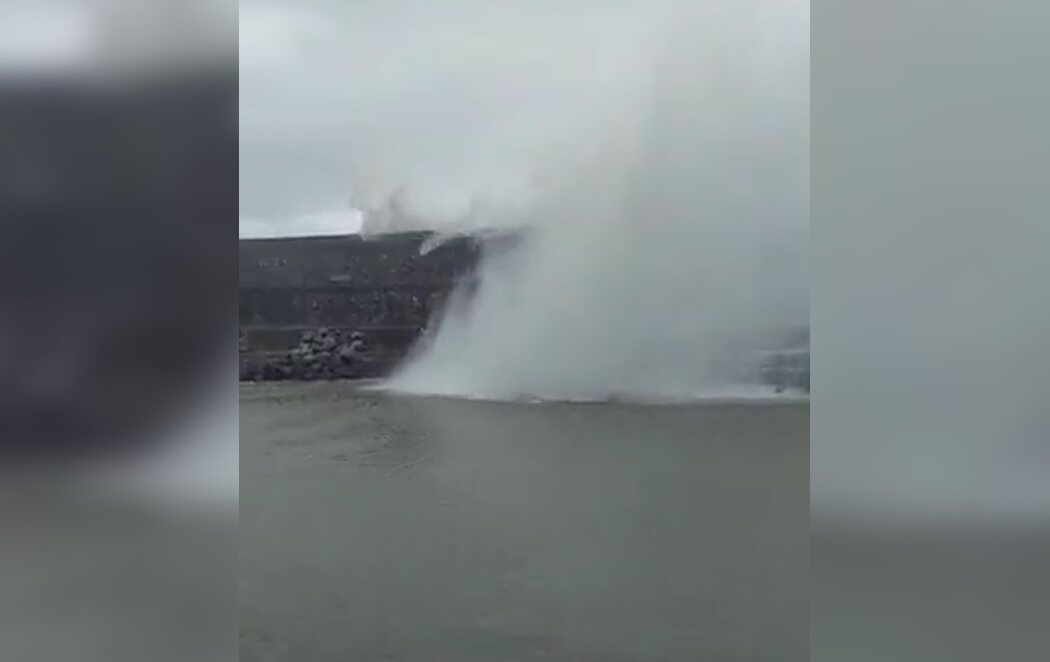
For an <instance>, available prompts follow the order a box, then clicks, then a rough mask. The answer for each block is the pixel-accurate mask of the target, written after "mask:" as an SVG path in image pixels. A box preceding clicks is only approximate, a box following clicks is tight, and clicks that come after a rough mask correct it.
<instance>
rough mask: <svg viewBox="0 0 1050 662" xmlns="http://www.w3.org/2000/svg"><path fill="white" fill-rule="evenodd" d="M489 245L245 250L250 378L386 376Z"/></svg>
mask: <svg viewBox="0 0 1050 662" xmlns="http://www.w3.org/2000/svg"><path fill="white" fill-rule="evenodd" d="M481 245H482V242H481V240H479V239H478V238H473V237H454V238H450V239H447V240H445V241H442V242H437V241H435V238H434V237H433V236H432V235H430V234H429V233H425V232H411V233H398V234H388V235H377V236H374V237H368V238H365V237H361V236H358V235H349V236H338V237H301V238H290V239H245V240H241V241H240V266H239V269H240V312H239V317H240V355H241V378H242V379H251V380H256V379H324V378H360V377H376V376H381V375H382V374H384V373H386V372H387V371H389V369H390V368H391V367H393V365H394V364H396V362H397V361H398V360H399V359H400V358H402V357H403V356H404V355H405V354H406V353H407V351H408V348H409V347H410V346H411V344H412V343H413V342H414V341H415V339H416V338H418V337H419V335H420V334H421V333H422V332H423V330H424V329H425V328H426V326H427V323H428V321H429V320H430V319H431V318H432V316H433V315H434V314H435V313H436V312H437V311H438V310H440V308H441V306H442V305H443V303H444V301H445V299H446V298H447V297H448V296H449V294H450V293H451V292H452V290H453V289H454V288H455V287H457V286H458V285H460V284H463V283H464V282H465V281H466V284H467V285H468V286H469V280H470V278H471V274H472V271H473V268H474V266H475V265H476V263H477V261H478V259H479V257H480V254H481Z"/></svg>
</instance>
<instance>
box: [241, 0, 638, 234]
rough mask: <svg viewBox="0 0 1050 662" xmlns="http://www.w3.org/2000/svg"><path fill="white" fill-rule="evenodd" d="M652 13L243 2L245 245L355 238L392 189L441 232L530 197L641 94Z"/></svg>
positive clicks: (632, 7) (542, 3)
mask: <svg viewBox="0 0 1050 662" xmlns="http://www.w3.org/2000/svg"><path fill="white" fill-rule="evenodd" d="M651 6H652V3H640V2H617V1H615V0H613V1H610V0H601V1H598V0H593V1H592V0H577V1H575V2H572V1H569V2H566V1H564V0H561V1H558V2H554V1H548V0H522V1H517V0H505V1H503V2H499V3H489V2H468V1H457V0H451V1H444V2H434V1H433V0H354V1H353V2H344V1H342V0H312V1H298V2H287V1H284V2H272V1H268V0H246V1H244V2H242V3H241V12H240V68H241V94H240V132H241V218H242V235H243V234H260V233H262V234H298V233H301V232H317V231H324V230H326V229H328V228H329V227H330V228H331V229H332V230H334V231H347V230H352V229H353V227H354V226H355V224H356V223H357V218H356V216H355V214H354V213H353V212H352V211H351V209H350V206H351V198H352V199H353V202H354V203H355V204H359V205H367V204H375V203H376V202H377V201H380V200H382V199H384V198H385V197H386V196H388V195H389V194H390V193H391V192H392V191H394V190H397V189H404V190H405V191H406V192H407V198H408V199H409V201H410V203H411V204H412V205H413V206H415V207H418V208H419V211H420V212H421V213H424V214H426V215H428V216H433V217H435V218H436V219H438V220H439V221H440V219H442V218H448V217H454V216H456V215H457V214H460V213H462V212H463V210H464V209H465V208H466V207H468V206H469V204H470V202H471V201H472V200H476V199H477V198H479V197H482V198H485V199H487V200H489V201H490V202H492V201H495V204H499V203H500V202H501V201H504V202H507V203H508V204H510V203H513V202H514V201H516V200H520V199H522V198H526V197H528V195H529V192H530V188H531V187H533V186H534V185H535V181H536V178H537V177H540V176H542V174H543V172H542V171H543V170H544V168H545V167H546V166H547V165H548V164H549V163H550V161H551V160H552V159H557V158H559V155H562V154H565V153H571V152H572V151H573V150H574V149H576V147H575V146H572V147H570V146H569V145H567V143H568V142H571V143H577V144H578V146H579V149H583V148H585V145H586V143H587V142H588V141H592V140H594V139H596V137H597V136H599V135H601V127H602V125H603V124H605V123H607V122H608V121H612V118H614V117H615V116H616V114H617V113H618V112H620V111H621V110H622V109H623V107H624V105H625V104H626V103H627V101H628V100H629V99H636V98H637V97H638V94H637V88H638V86H639V85H641V84H643V82H644V78H645V75H646V72H647V71H648V70H649V67H648V66H647V64H648V62H649V61H650V58H651V53H650V50H651V46H652V40H651V39H650V38H647V35H649V34H651V31H652V29H653V27H654V25H655V23H656V21H655V18H656V12H654V11H653V10H652V9H651V8H650V7H651Z"/></svg>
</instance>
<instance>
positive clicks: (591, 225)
mask: <svg viewBox="0 0 1050 662" xmlns="http://www.w3.org/2000/svg"><path fill="white" fill-rule="evenodd" d="M650 11H651V15H650V18H651V19H652V21H653V22H652V25H653V26H655V29H653V30H651V32H649V42H648V43H647V44H646V48H640V49H638V50H637V54H638V55H639V57H642V58H643V59H642V60H641V61H640V62H639V66H638V67H637V68H636V69H634V70H635V71H637V72H641V73H640V75H639V76H637V77H636V78H635V79H632V80H624V81H623V85H622V86H621V87H620V92H621V93H622V96H621V99H620V102H619V103H618V104H617V105H616V106H615V108H613V109H601V111H600V112H597V113H596V114H594V116H593V122H592V123H591V125H590V126H591V128H592V129H594V128H595V127H598V128H600V129H601V130H602V131H603V132H604V133H600V134H599V133H598V132H596V131H590V132H587V133H581V134H580V135H579V136H577V138H578V139H577V140H573V138H572V136H569V137H568V139H567V140H565V141H564V142H563V143H562V144H561V145H560V146H559V148H560V152H559V151H553V152H551V154H550V157H551V158H550V161H549V162H548V163H547V164H546V167H544V164H542V163H541V164H538V166H539V170H538V171H537V172H539V173H541V174H542V175H543V177H542V178H541V181H542V182H543V185H542V186H540V187H538V190H537V191H535V192H534V193H535V194H534V196H533V197H532V199H530V200H528V201H527V203H525V204H522V203H520V201H519V203H518V204H517V205H516V206H514V207H512V208H508V209H509V211H507V212H506V213H504V214H502V215H500V214H499V213H498V209H497V210H495V211H494V212H493V213H492V214H491V215H490V217H489V218H490V220H491V222H490V224H491V225H498V226H510V227H515V228H519V229H521V231H522V240H521V242H520V244H519V245H518V246H517V247H516V248H515V249H514V250H510V251H505V252H502V253H500V254H495V255H490V256H488V258H487V259H486V260H485V261H484V262H483V264H482V266H481V270H480V277H481V278H480V286H479V287H478V289H477V291H476V292H475V293H474V294H473V296H471V297H470V298H469V300H468V298H467V297H466V296H461V297H459V298H457V299H455V300H454V301H453V304H452V305H451V306H450V307H449V309H448V310H447V311H446V315H445V316H444V318H443V319H442V320H441V323H440V326H439V327H438V328H437V329H436V330H435V331H434V332H433V333H432V335H431V336H430V337H429V338H428V339H426V341H425V342H424V343H423V344H422V345H421V347H420V348H419V350H418V353H417V356H416V357H415V358H414V359H413V360H412V361H410V362H409V363H408V365H407V367H406V368H405V369H403V370H402V371H401V372H400V373H399V374H397V375H395V376H394V377H393V378H392V379H391V380H390V381H389V383H388V384H387V386H386V387H387V388H390V389H393V390H397V391H406V392H414V393H427V394H443V395H454V396H463V397H476V398H491V399H517V398H541V399H570V400H595V399H598V400H600V399H606V398H610V397H622V398H632V399H660V400H665V399H690V398H695V397H700V396H711V395H732V394H739V393H742V392H748V390H747V389H748V387H747V385H748V384H752V385H755V384H756V382H755V380H754V378H753V373H752V372H749V370H748V362H749V360H751V361H753V353H754V351H755V350H757V349H761V348H763V347H768V346H770V345H771V344H775V343H776V342H777V338H778V335H779V334H783V333H784V332H785V331H786V330H787V329H789V328H791V327H792V326H798V325H805V324H806V323H807V321H808V294H807V290H808V283H807V278H806V252H807V243H808V219H809V107H808V100H809V79H808V76H809V62H808V48H809V44H808V5H807V4H806V3H804V2H798V1H796V0H789V1H788V2H769V1H767V0H755V1H750V2H738V1H735V0H734V1H729V0H717V1H714V2H708V3H702V4H699V5H697V4H696V3H691V4H690V7H689V8H684V6H678V5H677V4H675V3H671V4H668V5H666V6H663V7H662V8H660V9H652V10H650ZM592 108H593V107H592ZM523 121H525V122H526V123H527V118H523ZM749 356H750V357H752V358H751V359H749ZM752 367H753V366H752ZM754 390H757V386H756V387H755V389H754Z"/></svg>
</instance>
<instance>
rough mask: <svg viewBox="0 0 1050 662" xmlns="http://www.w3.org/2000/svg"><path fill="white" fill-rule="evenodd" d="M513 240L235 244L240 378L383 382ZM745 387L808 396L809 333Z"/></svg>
mask: <svg viewBox="0 0 1050 662" xmlns="http://www.w3.org/2000/svg"><path fill="white" fill-rule="evenodd" d="M519 240H520V237H519V236H517V235H512V234H485V235H477V236H456V237H448V238H439V237H437V236H436V235H434V234H432V233H428V232H406V233H396V234H385V235H377V236H373V237H363V236H359V235H346V236H328V237H298V238H287V239H242V240H241V241H240V248H239V250H240V263H239V271H240V311H239V318H240V339H239V341H240V342H239V354H240V378H241V380H246V381H274V380H326V379H363V378H376V377H382V376H384V375H386V374H388V373H389V372H390V371H391V370H392V369H393V368H394V367H395V366H396V365H397V364H398V362H399V361H401V360H402V359H404V357H405V356H406V355H407V354H408V352H409V350H410V348H411V347H412V345H413V344H414V343H415V342H416V340H418V339H419V337H420V336H421V335H422V334H423V333H424V331H425V330H426V328H427V326H428V324H430V323H431V322H432V321H433V320H434V319H436V314H437V313H438V312H439V311H440V310H441V308H442V306H443V305H444V304H445V301H446V300H447V299H448V297H449V295H450V294H451V293H452V292H453V291H454V290H455V289H456V288H457V287H461V286H462V287H465V288H468V289H469V288H470V287H471V286H473V284H474V279H475V273H474V270H475V267H476V266H477V265H478V263H479V261H480V260H481V259H482V257H483V255H484V254H486V253H487V252H490V251H501V250H507V249H508V248H512V247H513V246H514V245H515V242H516V241H519ZM742 360H744V361H745V363H747V364H748V365H749V366H750V367H748V368H746V369H745V371H744V372H745V373H746V375H747V376H748V377H747V378H748V380H749V381H750V380H755V381H759V382H762V383H765V384H769V385H773V386H776V387H783V388H801V389H805V390H808V389H809V329H808V328H807V327H796V328H789V329H785V330H784V333H782V334H780V336H779V338H778V341H777V342H776V343H775V344H774V345H773V346H770V347H768V348H767V349H766V350H765V351H760V352H757V353H755V354H754V358H750V356H749V357H747V358H745V359H742Z"/></svg>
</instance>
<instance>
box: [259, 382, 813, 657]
mask: <svg viewBox="0 0 1050 662" xmlns="http://www.w3.org/2000/svg"><path fill="white" fill-rule="evenodd" d="M808 436H809V408H808V406H807V405H805V404H800V403H788V404H783V405H780V404H769V403H762V404H747V403H718V404H707V405H688V406H681V405H680V406H663V407H660V406H638V405H620V404H616V405H610V404H574V405H569V404H542V405H516V404H501V403H481V402H466V401H457V400H442V399H430V398H406V397H396V396H392V395H386V394H379V393H363V392H360V391H356V390H355V389H354V388H353V387H351V386H350V385H348V384H339V383H333V384H309V385H288V384H283V385H274V384H270V385H261V386H243V387H242V391H241V457H242V460H241V462H242V471H241V508H242V514H241V620H242V628H241V631H242V634H241V639H242V641H241V658H242V660H245V661H247V662H251V661H254V660H268V661H269V660H273V661H278V660H282V661H283V660H288V661H299V660H310V661H312V662H321V661H328V660H331V661H333V662H334V661H339V662H346V661H349V660H354V661H358V660H361V661H365V660H412V661H414V660H448V661H456V662H460V661H462V662H473V661H482V660H484V661H489V660H492V661H495V660H603V661H605V660H608V661H611V662H617V661H627V660H646V661H648V660H719V661H722V660H762V661H767V660H802V659H805V658H806V657H807V641H808V621H807V610H808V606H807V585H808V507H809V486H808V473H809V456H808Z"/></svg>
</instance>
